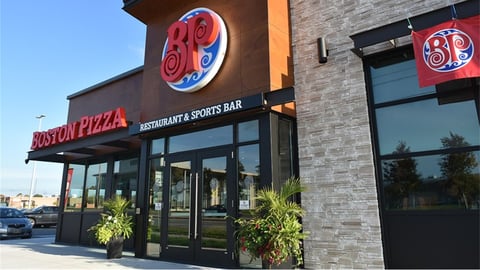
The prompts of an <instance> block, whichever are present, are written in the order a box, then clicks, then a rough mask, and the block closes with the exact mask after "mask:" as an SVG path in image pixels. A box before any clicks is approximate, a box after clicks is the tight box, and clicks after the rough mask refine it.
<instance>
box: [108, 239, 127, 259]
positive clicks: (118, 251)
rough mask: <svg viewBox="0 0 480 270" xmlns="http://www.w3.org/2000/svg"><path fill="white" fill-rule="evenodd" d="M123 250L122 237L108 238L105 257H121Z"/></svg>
mask: <svg viewBox="0 0 480 270" xmlns="http://www.w3.org/2000/svg"><path fill="white" fill-rule="evenodd" d="M122 251H123V237H122V236H120V237H116V238H112V239H110V241H108V243H107V259H119V258H122Z"/></svg>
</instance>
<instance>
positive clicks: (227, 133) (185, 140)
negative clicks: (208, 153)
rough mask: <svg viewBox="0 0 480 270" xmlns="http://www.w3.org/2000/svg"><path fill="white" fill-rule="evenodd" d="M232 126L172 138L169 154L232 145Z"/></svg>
mask: <svg viewBox="0 0 480 270" xmlns="http://www.w3.org/2000/svg"><path fill="white" fill-rule="evenodd" d="M232 130H233V126H231V125H230V126H223V127H218V128H211V129H207V130H201V131H197V132H191V133H187V134H182V135H177V136H172V137H170V139H169V147H168V152H169V153H175V152H180V151H190V150H195V149H200V148H207V147H212V146H218V145H225V144H231V143H233V132H232Z"/></svg>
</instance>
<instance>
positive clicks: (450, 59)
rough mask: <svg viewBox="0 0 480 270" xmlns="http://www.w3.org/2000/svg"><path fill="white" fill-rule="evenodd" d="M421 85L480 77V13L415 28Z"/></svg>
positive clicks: (413, 35)
mask: <svg viewBox="0 0 480 270" xmlns="http://www.w3.org/2000/svg"><path fill="white" fill-rule="evenodd" d="M412 40H413V49H414V52H415V62H416V65H417V71H418V80H419V85H420V87H426V86H430V85H435V84H439V83H442V82H446V81H450V80H455V79H462V78H472V77H479V76H480V15H476V16H473V17H469V18H466V19H461V20H458V19H453V20H451V21H448V22H444V23H441V24H439V25H436V26H433V27H431V28H428V29H425V30H422V31H418V32H415V31H412Z"/></svg>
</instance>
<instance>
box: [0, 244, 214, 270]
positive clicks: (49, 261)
mask: <svg viewBox="0 0 480 270" xmlns="http://www.w3.org/2000/svg"><path fill="white" fill-rule="evenodd" d="M0 269H91V270H97V269H111V270H114V269H216V268H209V267H203V266H197V265H188V264H179V263H172V262H165V261H159V260H148V259H140V258H135V257H134V254H133V252H128V251H124V252H123V257H122V258H120V259H107V257H106V250H105V249H104V248H93V247H85V246H75V245H65V244H57V243H55V237H54V236H43V237H33V238H30V239H9V240H2V241H0Z"/></svg>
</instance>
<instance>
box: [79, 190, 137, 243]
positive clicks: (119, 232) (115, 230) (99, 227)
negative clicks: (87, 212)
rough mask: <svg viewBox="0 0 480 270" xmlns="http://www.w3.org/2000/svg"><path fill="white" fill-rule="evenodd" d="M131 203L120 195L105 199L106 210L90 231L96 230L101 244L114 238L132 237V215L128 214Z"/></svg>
mask: <svg viewBox="0 0 480 270" xmlns="http://www.w3.org/2000/svg"><path fill="white" fill-rule="evenodd" d="M130 205H131V202H130V201H128V200H126V199H124V198H122V197H120V196H115V197H114V198H112V199H110V200H107V201H105V203H104V206H105V210H106V212H105V213H101V214H100V215H101V216H100V219H99V220H98V221H97V223H96V224H95V225H93V226H92V227H90V228H89V229H88V231H92V232H94V235H95V239H96V240H97V241H98V242H99V243H100V244H107V243H108V242H109V241H110V240H111V239H112V238H117V237H124V238H125V239H128V238H130V236H131V235H132V234H133V221H132V217H131V216H129V215H128V214H127V209H128V208H129V207H130Z"/></svg>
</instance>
